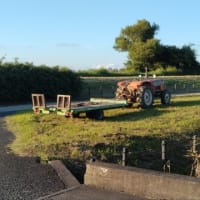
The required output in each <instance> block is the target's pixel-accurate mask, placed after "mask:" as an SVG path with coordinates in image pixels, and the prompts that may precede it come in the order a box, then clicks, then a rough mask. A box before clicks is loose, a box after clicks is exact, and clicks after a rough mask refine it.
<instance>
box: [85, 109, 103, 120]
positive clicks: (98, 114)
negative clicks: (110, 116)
mask: <svg viewBox="0 0 200 200" xmlns="http://www.w3.org/2000/svg"><path fill="white" fill-rule="evenodd" d="M86 116H87V117H88V118H90V119H96V120H102V119H103V118H104V112H103V110H91V111H88V112H86Z"/></svg>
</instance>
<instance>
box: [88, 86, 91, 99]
mask: <svg viewBox="0 0 200 200" xmlns="http://www.w3.org/2000/svg"><path fill="white" fill-rule="evenodd" d="M88 95H89V98H90V97H91V91H90V87H88Z"/></svg>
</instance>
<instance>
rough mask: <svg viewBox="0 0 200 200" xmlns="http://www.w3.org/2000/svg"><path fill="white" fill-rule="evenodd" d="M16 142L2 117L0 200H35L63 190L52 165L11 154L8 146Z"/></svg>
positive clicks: (0, 124)
mask: <svg viewBox="0 0 200 200" xmlns="http://www.w3.org/2000/svg"><path fill="white" fill-rule="evenodd" d="M10 112H11V111H9V112H8V113H10ZM8 113H4V114H8ZM13 139H14V136H13V134H12V133H11V132H9V131H7V130H6V123H5V121H4V118H2V117H0V200H32V199H37V198H39V197H41V196H44V195H48V194H52V193H54V192H57V191H60V190H62V189H64V184H63V183H62V182H61V180H60V179H59V177H58V176H57V174H56V172H55V171H54V170H53V168H52V167H51V166H50V165H48V164H39V163H37V162H36V159H35V158H32V157H20V156H18V155H15V154H14V153H12V152H11V151H10V149H9V144H10V143H11V142H12V141H13Z"/></svg>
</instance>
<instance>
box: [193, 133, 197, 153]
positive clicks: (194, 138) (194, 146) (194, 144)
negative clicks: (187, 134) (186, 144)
mask: <svg viewBox="0 0 200 200" xmlns="http://www.w3.org/2000/svg"><path fill="white" fill-rule="evenodd" d="M196 139H197V138H196V135H193V137H192V153H196Z"/></svg>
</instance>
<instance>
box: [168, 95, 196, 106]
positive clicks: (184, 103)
mask: <svg viewBox="0 0 200 200" xmlns="http://www.w3.org/2000/svg"><path fill="white" fill-rule="evenodd" d="M183 98H184V97H183ZM171 106H176V107H185V106H187V107H189V106H200V101H199V100H191V101H189V100H188V99H187V100H185V101H184V100H181V101H176V102H172V103H171Z"/></svg>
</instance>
